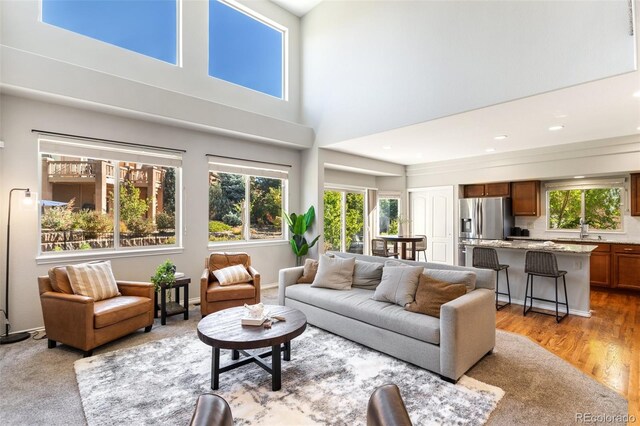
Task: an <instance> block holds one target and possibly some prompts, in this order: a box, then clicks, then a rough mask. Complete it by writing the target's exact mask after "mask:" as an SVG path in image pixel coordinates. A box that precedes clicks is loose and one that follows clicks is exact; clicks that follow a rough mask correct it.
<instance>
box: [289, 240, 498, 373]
mask: <svg viewBox="0 0 640 426" xmlns="http://www.w3.org/2000/svg"><path fill="white" fill-rule="evenodd" d="M332 253H333V254H334V255H335V256H340V257H348V256H350V257H355V258H356V259H357V260H361V261H369V262H378V263H384V261H385V260H387V259H384V258H380V257H373V256H364V255H357V254H350V253H338V252H332ZM401 262H403V263H407V264H410V265H422V266H424V267H425V268H427V269H448V270H471V271H473V272H475V273H476V288H475V290H473V291H470V292H468V293H467V294H465V295H463V296H462V297H459V298H457V299H455V300H452V301H451V302H449V303H446V304H444V305H442V307H441V309H440V318H439V319H438V318H435V317H430V316H427V315H422V314H417V313H413V312H409V311H407V310H405V309H404V308H402V307H400V306H398V305H395V304H391V303H385V302H379V301H375V300H373V299H371V296H372V295H373V293H374V291H373V290H365V289H361V288H352V289H351V290H342V291H341V290H332V289H326V288H315V287H311V286H310V285H309V284H296V281H297V280H298V278H299V277H300V276H301V275H302V270H303V267H302V266H300V267H295V268H287V269H282V270H280V275H279V289H278V300H279V303H280V304H281V305H286V306H291V307H293V308H297V309H299V310H301V311H302V312H304V314H305V315H306V316H307V320H308V322H309V323H310V324H312V325H315V326H317V327H319V328H322V329H324V330H327V331H330V332H332V333H335V334H338V335H340V336H343V337H345V338H347V339H349V340H353V341H354V342H358V343H360V344H362V345H365V346H368V347H370V348H373V349H375V350H378V351H380V352H384V353H386V354H389V355H391V356H394V357H396V358H399V359H402V360H404V361H407V362H410V363H412V364H415V365H417V366H420V367H422V368H425V369H427V370H430V371H433V372H435V373H437V374H440V376H441V377H442V378H444V379H445V380H448V381H451V382H456V381H457V380H458V379H459V378H460V377H461V376H462V375H463V374H464V373H465V372H466V371H467V370H468V369H469V368H471V367H472V366H473V365H474V364H475V363H476V362H478V361H479V360H480V359H481V358H482V357H483V356H484V355H485V354H487V353H489V352H491V351H492V350H493V347H494V345H495V334H496V308H495V295H494V283H495V272H494V271H490V270H484V269H475V268H464V267H459V266H449V265H442V264H439V263H428V262H414V261H401ZM336 350H339V348H336Z"/></svg>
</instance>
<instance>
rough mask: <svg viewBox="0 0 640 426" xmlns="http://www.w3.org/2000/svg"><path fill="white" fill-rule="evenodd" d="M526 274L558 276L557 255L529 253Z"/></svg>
mask: <svg viewBox="0 0 640 426" xmlns="http://www.w3.org/2000/svg"><path fill="white" fill-rule="evenodd" d="M524 272H525V273H527V274H535V275H546V276H550V277H555V276H558V275H559V273H558V260H557V259H556V255H555V254H553V253H550V252H548V251H536V250H530V251H527V253H526V255H525V259H524Z"/></svg>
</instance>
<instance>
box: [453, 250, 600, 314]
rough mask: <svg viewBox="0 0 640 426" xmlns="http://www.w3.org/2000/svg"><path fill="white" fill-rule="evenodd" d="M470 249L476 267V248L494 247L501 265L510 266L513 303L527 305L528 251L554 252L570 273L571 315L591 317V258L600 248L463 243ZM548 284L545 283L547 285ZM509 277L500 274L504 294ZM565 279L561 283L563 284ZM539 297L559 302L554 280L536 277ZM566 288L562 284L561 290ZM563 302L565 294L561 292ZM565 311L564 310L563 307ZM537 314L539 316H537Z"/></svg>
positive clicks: (548, 306) (561, 266)
mask: <svg viewBox="0 0 640 426" xmlns="http://www.w3.org/2000/svg"><path fill="white" fill-rule="evenodd" d="M462 244H464V245H465V246H466V248H467V250H466V264H467V265H472V264H473V248H474V247H478V246H479V247H491V248H494V249H496V251H497V252H498V259H499V260H500V263H501V264H505V265H509V281H510V283H511V303H514V304H518V305H524V295H525V288H526V284H527V274H525V272H524V260H525V252H526V251H527V250H542V251H550V252H552V253H554V254H555V255H556V258H557V259H558V269H560V270H564V271H567V275H566V279H567V293H568V296H569V313H570V314H572V315H579V316H583V317H590V316H591V309H590V301H589V298H590V295H591V289H590V257H591V252H592V251H593V250H595V249H596V247H597V246H596V245H581V244H558V243H552V242H550V241H546V242H538V241H535V242H534V241H502V240H480V241H477V240H476V241H473V240H466V241H462ZM543 281H545V282H543ZM506 282H507V280H506V277H505V274H504V272H500V291H501V292H506V288H507V287H506ZM561 282H562V280H560V281H559V283H561ZM535 283H536V285H535V290H534V296H535V297H542V298H545V299H550V300H554V299H555V285H554V280H553V278H543V277H535ZM558 288H559V289H562V286H561V285H560V286H559V287H558ZM499 300H500V301H505V302H506V301H508V298H507V297H506V296H500V297H499ZM559 300H560V301H561V302H562V301H564V292H563V291H562V290H560V299H559ZM533 306H534V307H535V308H538V309H548V310H553V311H555V304H552V303H547V302H539V301H534V302H533ZM561 308H562V307H561ZM534 315H535V314H534Z"/></svg>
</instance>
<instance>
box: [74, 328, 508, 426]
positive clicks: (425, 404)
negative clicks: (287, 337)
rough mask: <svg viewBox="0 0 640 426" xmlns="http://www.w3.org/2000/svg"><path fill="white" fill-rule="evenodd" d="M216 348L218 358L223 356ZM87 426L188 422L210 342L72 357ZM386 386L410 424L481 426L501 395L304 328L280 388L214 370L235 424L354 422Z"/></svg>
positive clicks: (203, 386)
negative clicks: (391, 386)
mask: <svg viewBox="0 0 640 426" xmlns="http://www.w3.org/2000/svg"><path fill="white" fill-rule="evenodd" d="M230 355H231V354H230V351H223V356H222V360H221V364H222V365H224V364H226V363H227V362H229V361H230ZM74 367H75V371H76V377H77V381H78V385H79V388H80V397H81V399H82V405H83V408H84V412H85V416H86V419H87V422H88V424H89V425H90V426H97V425H122V424H153V425H177V424H188V422H189V419H190V417H191V415H192V413H193V408H194V404H195V401H196V399H197V397H198V395H200V394H202V393H205V392H211V388H210V384H211V382H210V379H211V376H210V374H211V347H210V346H207V345H205V344H204V343H202V342H201V341H200V340H199V339H198V338H197V337H196V335H195V333H193V334H191V333H190V334H189V335H185V336H180V337H171V338H167V339H163V340H158V341H154V342H149V343H146V344H143V345H139V346H136V347H132V348H126V349H121V350H118V351H114V352H111V353H107V354H104V355H98V356H94V357H91V358H86V359H82V360H78V361H76V362H75V364H74ZM385 383H396V384H397V385H398V386H399V387H400V390H401V392H402V394H403V396H404V399H405V403H406V405H407V409H408V411H409V412H410V415H411V418H412V420H413V422H414V424H416V425H428V424H458V425H480V424H484V423H485V422H486V421H487V419H488V418H489V415H490V414H491V412H492V411H493V410H494V409H495V407H496V405H497V404H498V401H500V399H501V398H502V396H503V395H504V392H503V391H502V390H501V389H500V388H497V387H495V386H490V385H487V384H485V383H482V382H479V381H477V380H474V379H472V378H469V377H466V376H463V377H462V378H461V380H460V381H459V382H458V383H457V384H456V385H453V384H450V383H447V382H445V381H443V380H441V379H440V378H439V377H438V376H437V375H435V374H433V373H430V372H428V371H426V370H423V369H421V368H418V367H416V366H413V365H411V364H407V363H405V362H403V361H399V360H397V359H395V358H392V357H389V356H387V355H384V354H381V353H379V352H376V351H373V350H371V349H368V348H366V347H364V346H361V345H358V344H356V343H353V342H351V341H349V340H346V339H343V338H341V337H339V336H336V335H333V334H331V333H328V332H325V331H323V330H320V329H318V328H313V327H309V328H308V329H307V331H305V333H304V334H302V335H301V336H300V337H298V338H296V339H295V340H293V342H292V358H291V361H289V362H286V361H283V363H282V389H281V390H280V391H278V392H272V391H271V376H270V375H268V374H267V373H266V372H265V371H264V370H262V369H261V368H259V367H258V366H257V365H255V364H250V365H247V366H243V367H241V368H239V369H236V370H232V371H230V372H227V373H222V374H221V375H220V389H219V390H218V391H216V392H215V393H217V394H219V395H221V396H223V397H224V398H225V399H226V400H227V401H228V402H229V405H230V406H231V410H232V412H233V416H234V419H235V424H236V425H273V424H279V425H329V424H330V425H364V424H365V423H366V407H367V402H368V400H369V396H370V395H371V392H372V391H373V390H374V389H375V388H376V387H377V386H380V385H382V384H385Z"/></svg>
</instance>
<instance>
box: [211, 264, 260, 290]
mask: <svg viewBox="0 0 640 426" xmlns="http://www.w3.org/2000/svg"><path fill="white" fill-rule="evenodd" d="M213 275H214V276H215V277H216V279H217V280H218V282H219V283H220V285H221V286H227V285H233V284H240V283H248V282H249V281H251V275H249V273H248V272H247V268H245V267H244V266H243V265H231V266H227V267H226V268H222V269H216V270H215V271H213Z"/></svg>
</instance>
